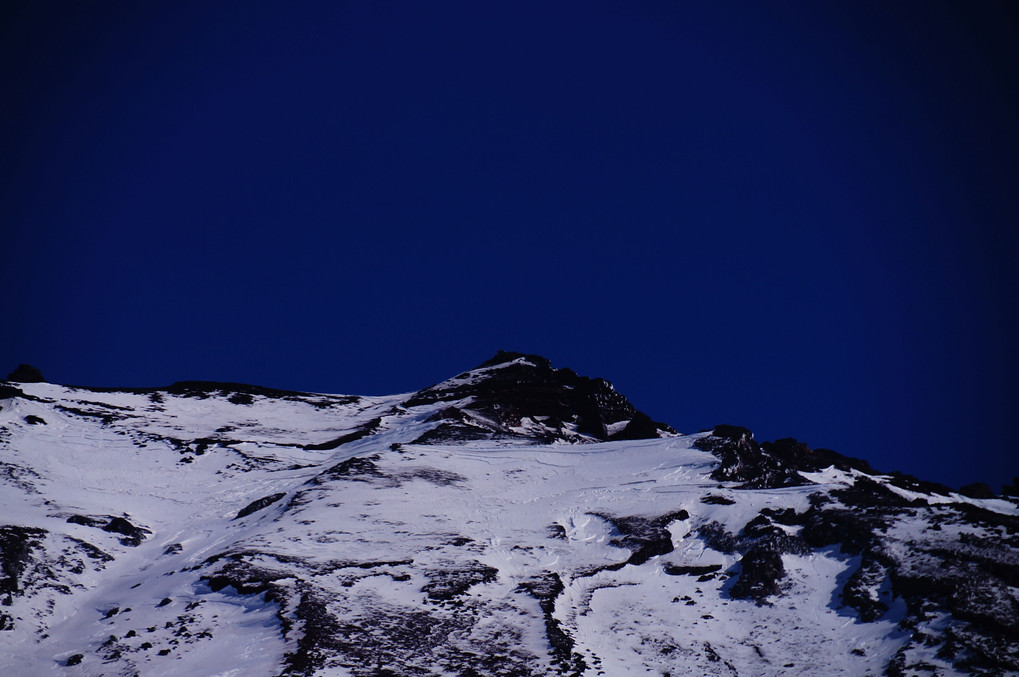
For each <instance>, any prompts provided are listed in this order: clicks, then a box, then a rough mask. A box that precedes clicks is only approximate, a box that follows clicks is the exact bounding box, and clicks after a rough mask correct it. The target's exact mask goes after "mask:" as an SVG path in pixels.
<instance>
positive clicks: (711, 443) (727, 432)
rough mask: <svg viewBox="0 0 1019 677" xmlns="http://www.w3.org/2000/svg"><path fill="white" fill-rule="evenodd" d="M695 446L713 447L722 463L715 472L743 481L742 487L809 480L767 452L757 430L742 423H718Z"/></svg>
mask: <svg viewBox="0 0 1019 677" xmlns="http://www.w3.org/2000/svg"><path fill="white" fill-rule="evenodd" d="M695 446H696V447H697V448H698V449H702V450H704V451H710V452H711V453H712V454H714V455H715V456H717V457H718V458H719V459H720V460H721V463H720V464H719V465H718V467H717V468H715V470H714V471H713V472H712V473H711V478H712V479H714V480H716V481H719V482H741V483H742V484H741V485H740V488H741V489H774V488H776V487H789V486H797V485H801V484H808V482H807V480H805V479H804V478H803V477H802V476H800V474H799V473H797V472H796V469H795V468H794V467H792V466H790V465H789V464H787V463H786V462H785V461H783V460H782V459H780V458H778V457H776V456H772V455H771V454H769V453H766V452H765V451H764V450H763V449H762V448H761V446H760V445H759V444H757V442H755V441H754V434H753V433H752V432H750V431H749V430H747V429H746V428H742V427H739V426H732V425H719V426H715V428H714V430H713V431H712V433H711V435H709V436H708V437H702V438H701V439H699V440H697V442H696V443H695Z"/></svg>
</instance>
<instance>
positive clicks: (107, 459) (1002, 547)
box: [0, 353, 1019, 676]
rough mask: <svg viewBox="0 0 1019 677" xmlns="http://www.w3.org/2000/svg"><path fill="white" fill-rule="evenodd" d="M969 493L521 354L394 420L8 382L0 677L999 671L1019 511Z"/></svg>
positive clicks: (347, 402)
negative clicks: (681, 413)
mask: <svg viewBox="0 0 1019 677" xmlns="http://www.w3.org/2000/svg"><path fill="white" fill-rule="evenodd" d="M967 493H968V494H970V495H964V494H961V493H957V492H954V491H951V490H949V489H947V488H946V487H940V486H938V485H934V484H929V483H924V482H922V481H920V480H917V479H916V478H911V477H907V476H904V475H898V474H882V473H879V472H877V471H875V470H874V469H873V468H871V467H870V466H869V465H867V463H865V462H863V461H860V460H858V459H852V458H848V457H844V456H842V455H840V454H837V453H836V452H833V451H829V450H821V449H817V450H813V449H810V448H809V447H807V446H806V445H804V444H802V443H799V442H797V441H796V440H792V439H785V440H778V441H776V442H766V443H758V442H757V441H756V440H755V439H754V437H753V435H752V433H751V432H750V431H748V430H746V429H743V428H738V427H735V426H716V427H715V428H714V429H712V430H710V431H706V432H702V433H697V434H692V435H680V434H678V433H676V432H675V431H673V430H672V429H671V428H669V427H668V426H666V425H664V424H661V423H655V422H653V421H651V420H650V419H649V418H648V417H647V416H645V415H643V414H641V413H640V412H639V411H637V410H636V409H635V408H634V407H633V406H632V405H631V404H630V403H629V402H628V401H627V400H626V398H625V397H623V396H622V395H620V394H619V393H618V392H616V391H615V390H614V389H613V388H612V386H611V385H610V384H609V383H608V382H606V381H604V380H601V379H589V378H585V377H581V376H578V375H576V374H575V373H573V372H572V371H570V370H567V369H556V368H554V367H552V365H551V364H549V362H548V361H547V360H545V359H543V358H540V357H537V356H533V355H522V354H517V353H500V354H499V355H497V356H496V357H495V358H493V359H492V360H489V361H488V362H485V363H484V364H482V365H480V366H479V367H478V368H476V369H473V370H471V371H468V372H465V373H464V374H461V375H459V376H457V377H454V378H452V379H449V380H447V381H444V382H442V383H439V384H436V385H434V386H432V387H429V388H425V389H424V390H421V391H419V392H417V393H413V394H411V395H395V396H392V397H359V396H350V395H323V394H313V393H296V392H289V391H280V390H273V389H266V388H259V387H255V386H245V385H239V384H221V383H204V382H188V383H180V384H175V385H174V386H170V387H167V388H151V389H134V390H93V389H87V388H68V387H63V386H56V385H52V384H47V383H43V382H33V381H24V382H18V383H17V384H0V507H2V510H0V674H35V673H37V672H39V671H50V670H57V671H66V672H67V674H83V675H86V674H88V675H92V674H104V675H105V674H125V675H127V674H170V673H172V674H175V675H192V674H193V675H210V674H228V673H229V674H246V675H316V674H319V675H325V674H349V675H359V676H360V675H433V674H434V675H439V674H461V675H472V674H473V675H550V674H555V675H599V674H604V675H631V674H648V675H676V674H706V675H707V674H719V675H722V674H725V675H731V674H756V675H779V674H791V673H795V674H815V675H832V674H843V675H859V674H889V675H906V674H932V673H934V674H988V675H992V674H995V675H998V674H1008V673H1014V672H1019V593H1017V591H1019V533H1017V529H1019V507H1017V503H1016V500H1015V498H1013V497H1009V496H1003V497H995V496H991V495H988V494H989V492H985V491H983V490H981V489H980V488H979V487H975V488H971V489H970V491H968V492H967ZM33 671H34V672H33ZM231 671H234V672H232V673H231Z"/></svg>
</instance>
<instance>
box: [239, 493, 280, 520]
mask: <svg viewBox="0 0 1019 677" xmlns="http://www.w3.org/2000/svg"><path fill="white" fill-rule="evenodd" d="M284 496H286V494H284V493H279V494H272V495H271V496H263V497H262V498H260V499H258V500H255V501H252V502H251V503H249V504H247V505H246V506H244V507H243V508H241V509H240V511H238V513H237V517H234V519H240V518H242V517H247V516H248V515H250V514H251V513H253V512H258V511H259V510H261V509H262V508H265V507H267V506H270V505H272V504H273V503H275V502H276V501H278V500H280V499H281V498H283V497H284Z"/></svg>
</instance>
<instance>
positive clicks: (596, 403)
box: [403, 351, 675, 442]
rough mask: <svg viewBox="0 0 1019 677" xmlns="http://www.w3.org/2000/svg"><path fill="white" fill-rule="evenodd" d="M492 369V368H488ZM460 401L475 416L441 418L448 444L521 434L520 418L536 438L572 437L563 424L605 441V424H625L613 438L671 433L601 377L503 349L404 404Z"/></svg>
mask: <svg viewBox="0 0 1019 677" xmlns="http://www.w3.org/2000/svg"><path fill="white" fill-rule="evenodd" d="M491 367H497V368H495V369H489V368H491ZM486 369H487V371H481V372H480V373H478V372H479V370H486ZM465 398H471V404H470V411H472V412H477V414H478V416H477V417H475V418H474V420H471V421H467V418H469V417H470V414H469V412H468V413H467V414H464V413H463V412H460V413H453V412H450V413H449V414H448V416H449V417H450V418H449V419H444V420H445V423H443V424H442V425H440V426H439V428H437V429H436V430H437V431H439V430H440V429H441V434H449V435H453V436H454V437H452V438H451V439H453V440H461V439H471V437H472V436H473V435H479V434H482V435H484V437H485V438H492V437H514V436H520V435H521V433H519V432H516V431H513V430H512V428H516V427H519V426H520V425H521V423H522V421H523V419H525V418H527V419H530V420H531V421H532V422H534V423H535V424H536V425H538V426H540V427H541V429H542V430H543V431H544V432H539V433H536V434H537V436H538V437H539V438H542V437H543V436H548V437H549V438H550V439H569V438H571V436H575V434H574V433H572V432H571V431H570V430H569V429H568V427H567V424H569V426H573V427H575V429H576V433H578V434H580V435H586V436H588V437H590V438H594V439H597V440H607V439H610V435H609V432H608V426H609V425H612V424H617V423H623V422H626V425H625V426H624V428H623V429H622V430H620V431H619V432H618V433H617V434H616V436H614V437H615V438H616V439H646V438H650V437H660V436H661V434H662V433H672V432H675V431H674V430H672V428H670V427H669V426H667V425H665V424H662V423H654V422H653V421H651V419H650V418H648V417H647V416H646V415H639V416H638V414H639V413H640V412H638V411H637V410H636V409H635V408H634V407H633V405H632V404H630V402H629V401H627V399H626V398H625V397H623V396H622V395H620V394H619V393H618V392H616V390H615V389H614V388H613V387H612V384H610V383H609V382H608V381H606V380H604V379H591V378H586V377H583V376H578V375H577V374H576V373H574V372H573V371H572V370H570V369H556V368H554V367H552V364H551V363H550V362H549V361H548V360H547V359H545V358H543V357H539V356H537V355H525V354H523V353H509V352H504V351H501V352H499V353H498V354H497V355H496V356H495V357H493V358H492V359H490V360H488V361H486V362H484V363H483V364H481V365H480V366H479V367H478V368H477V369H476V370H474V371H471V372H467V373H465V374H461V375H460V376H459V377H457V378H456V379H452V380H451V381H446V382H443V383H439V384H437V385H434V386H431V387H430V388H425V389H424V390H421V391H419V392H418V393H416V394H415V395H414V396H412V397H411V398H410V399H409V400H407V401H406V402H404V403H403V406H404V407H415V406H420V405H425V404H433V403H436V402H454V401H457V400H463V399H465ZM479 421H487V422H488V423H487V424H482V426H481V427H478V428H477V432H475V431H473V430H470V429H469V428H471V427H476V426H477V424H478V422H479ZM493 422H494V425H493ZM470 424H474V425H470ZM465 428H467V429H465ZM486 428H487V430H486ZM439 434H440V432H433V434H432V437H431V438H430V439H425V440H423V442H427V441H438V439H437V438H436V435H439ZM524 436H525V437H533V436H535V435H533V434H529V435H524ZM447 439H449V438H447Z"/></svg>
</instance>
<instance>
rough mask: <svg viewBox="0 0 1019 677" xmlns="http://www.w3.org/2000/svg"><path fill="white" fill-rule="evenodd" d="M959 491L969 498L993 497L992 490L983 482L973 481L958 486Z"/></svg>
mask: <svg viewBox="0 0 1019 677" xmlns="http://www.w3.org/2000/svg"><path fill="white" fill-rule="evenodd" d="M959 493H960V494H962V495H963V496H969V497H970V498H994V492H993V491H991V488H990V487H989V486H987V485H986V484H984V483H983V482H974V483H973V484H967V485H965V486H963V487H960V488H959Z"/></svg>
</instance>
